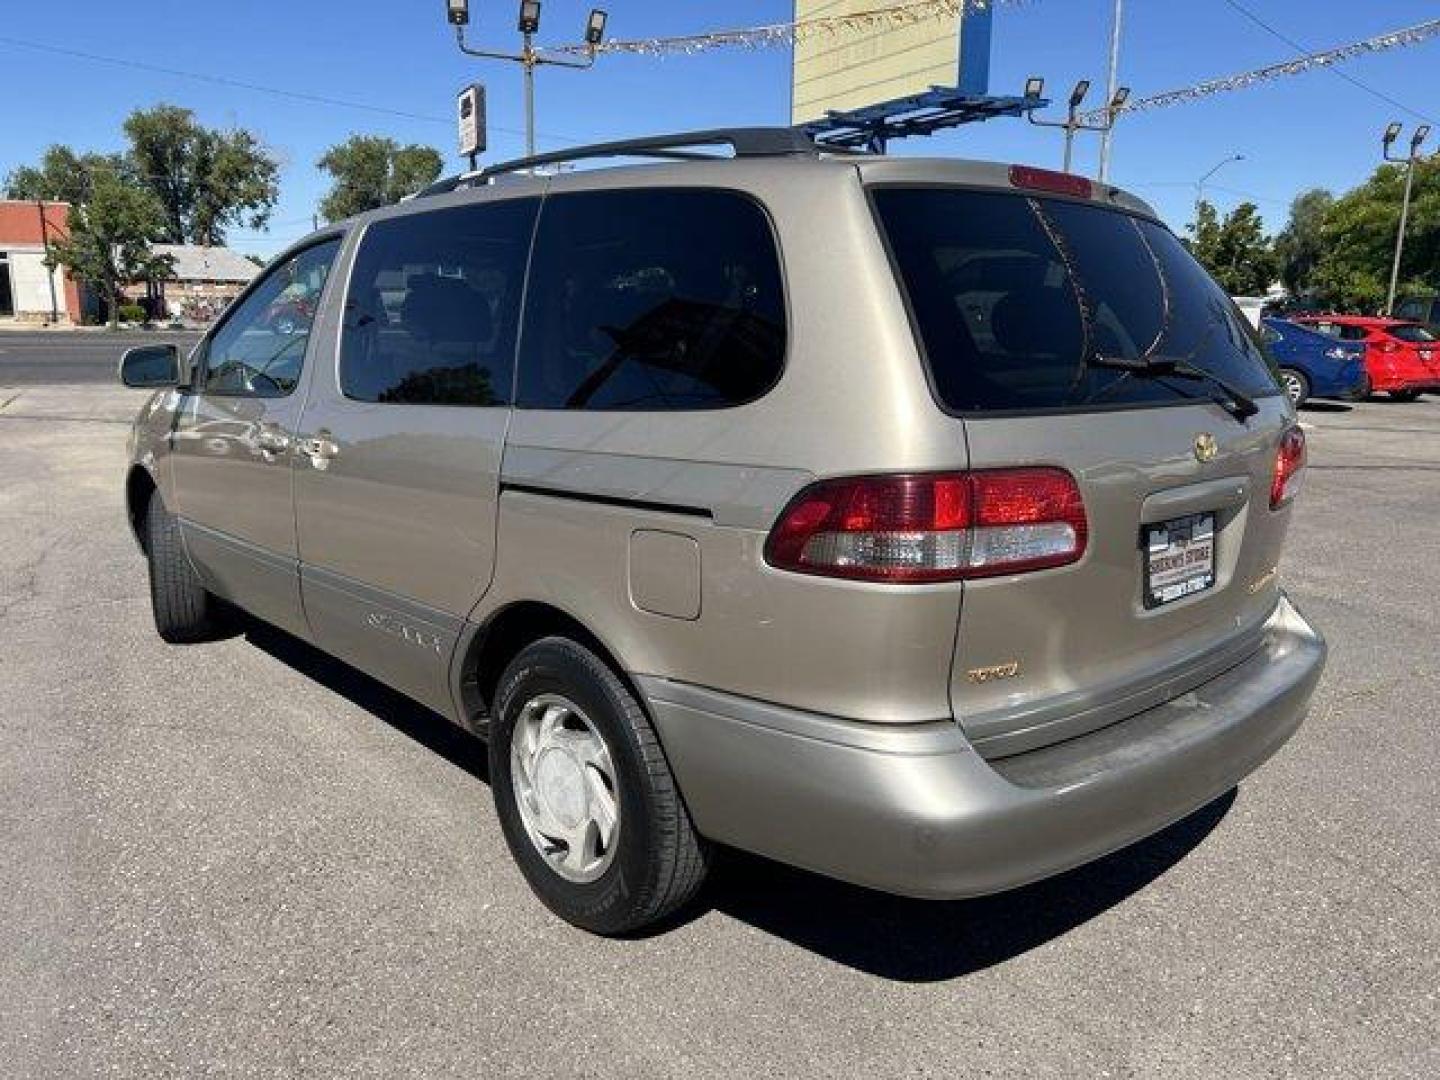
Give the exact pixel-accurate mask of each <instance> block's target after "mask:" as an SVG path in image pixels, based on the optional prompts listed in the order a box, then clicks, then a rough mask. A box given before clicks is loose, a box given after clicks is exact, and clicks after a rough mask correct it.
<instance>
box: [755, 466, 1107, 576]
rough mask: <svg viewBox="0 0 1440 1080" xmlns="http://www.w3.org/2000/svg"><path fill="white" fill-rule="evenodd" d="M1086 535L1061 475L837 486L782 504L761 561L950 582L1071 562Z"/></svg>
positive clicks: (924, 477) (878, 479) (1080, 508)
mask: <svg viewBox="0 0 1440 1080" xmlns="http://www.w3.org/2000/svg"><path fill="white" fill-rule="evenodd" d="M1087 532H1088V529H1087V523H1086V519H1085V504H1084V501H1083V500H1082V499H1081V497H1080V488H1079V487H1078V485H1076V483H1075V478H1074V477H1072V476H1071V475H1070V474H1069V473H1067V472H1065V471H1064V470H1063V469H1052V468H1025V469H990V470H977V471H974V472H963V473H911V474H903V475H894V476H858V477H846V478H843V479H838V480H821V481H819V482H817V483H814V484H811V485H810V486H809V487H807V488H805V489H804V490H803V491H801V492H800V494H799V495H797V496H795V498H794V499H792V500H791V502H790V505H789V506H787V507H786V508H785V511H784V513H782V514H781V515H780V520H779V521H777V522H776V523H775V527H774V528H773V529H772V530H771V531H770V537H769V539H768V540H767V541H766V542H765V561H766V562H768V563H769V564H770V565H771V566H774V567H777V568H779V569H781V570H794V571H797V572H799V573H802V574H819V575H822V576H825V577H840V578H850V579H852V580H856V581H885V582H900V583H919V582H934V581H958V580H960V579H962V578H973V577H987V576H991V575H995V574H1013V573H1019V572H1021V571H1025V570H1040V569H1044V568H1046V567H1051V566H1063V565H1065V564H1066V563H1072V562H1075V561H1076V560H1077V559H1079V558H1080V556H1081V555H1083V554H1084V552H1085V540H1086V536H1087Z"/></svg>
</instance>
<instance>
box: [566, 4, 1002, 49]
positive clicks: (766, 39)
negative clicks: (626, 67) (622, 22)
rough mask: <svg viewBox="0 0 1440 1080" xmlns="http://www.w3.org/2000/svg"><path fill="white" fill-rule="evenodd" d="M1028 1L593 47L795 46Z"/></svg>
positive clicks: (859, 15) (922, 7) (903, 9)
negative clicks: (821, 39)
mask: <svg viewBox="0 0 1440 1080" xmlns="http://www.w3.org/2000/svg"><path fill="white" fill-rule="evenodd" d="M1027 2H1028V0H913V2H911V3H904V4H892V5H890V6H883V5H882V6H877V7H874V8H870V9H868V10H866V11H857V12H851V13H849V14H845V15H822V16H818V17H816V18H813V19H801V20H798V21H795V22H783V23H770V24H769V25H766V26H750V27H742V28H739V29H733V30H712V31H710V32H708V33H704V34H687V35H684V36H682V37H654V38H631V39H628V40H626V39H621V40H616V41H605V42H602V43H601V44H600V45H598V46H596V47H595V50H594V51H595V52H597V53H627V54H630V55H632V56H666V55H671V54H676V53H678V54H681V55H687V56H688V55H693V54H694V53H699V52H709V51H710V50H711V49H727V48H736V47H739V48H745V49H763V48H768V47H771V46H780V45H794V44H796V43H797V42H804V41H810V40H813V39H815V38H838V37H844V36H846V35H851V34H863V33H867V32H871V31H875V30H898V29H902V28H904V27H907V26H915V25H917V24H919V23H923V22H930V21H932V20H933V21H938V20H943V19H951V18H955V17H956V16H959V15H966V14H969V13H971V12H980V11H988V10H990V9H991V8H994V7H997V6H1000V5H1008V6H1018V5H1020V4H1023V3H1027ZM557 51H560V52H574V53H579V52H588V51H589V46H586V45H571V46H566V47H565V48H564V49H560V50H557Z"/></svg>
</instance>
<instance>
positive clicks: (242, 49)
mask: <svg viewBox="0 0 1440 1080" xmlns="http://www.w3.org/2000/svg"><path fill="white" fill-rule="evenodd" d="M1240 2H1241V3H1242V4H1243V5H1244V6H1246V7H1248V8H1249V9H1250V10H1252V11H1254V12H1255V13H1256V14H1258V15H1260V16H1261V17H1262V18H1264V19H1265V20H1266V21H1267V22H1269V23H1271V24H1272V25H1273V26H1275V27H1276V28H1278V29H1279V30H1281V31H1283V32H1285V33H1286V34H1288V35H1289V36H1291V37H1293V38H1295V39H1297V40H1299V41H1301V42H1303V43H1305V44H1307V45H1309V46H1311V47H1314V48H1323V47H1329V46H1332V45H1338V44H1341V43H1344V42H1348V41H1351V40H1355V39H1358V38H1362V37H1368V36H1370V35H1373V34H1376V33H1379V32H1381V31H1384V30H1389V29H1393V28H1397V27H1400V26H1407V25H1411V24H1414V23H1418V22H1421V21H1423V20H1426V19H1429V18H1434V17H1436V15H1437V14H1440V12H1437V10H1436V4H1435V3H1434V0H1387V2H1385V3H1370V4H1356V3H1353V2H1352V0H1240ZM471 6H472V9H474V11H475V12H476V14H477V15H478V26H472V34H473V36H474V38H476V39H479V40H482V41H486V42H489V43H494V44H496V45H499V46H501V47H513V46H514V45H515V43H516V35H515V33H514V24H515V9H516V7H517V4H516V3H514V2H512V0H472V5H471ZM591 6H592V5H591V4H590V3H589V2H585V0H545V5H544V26H543V31H544V32H543V33H542V35H541V36H542V38H543V39H545V40H549V41H568V40H573V39H575V38H576V37H578V34H579V28H580V25H581V23H582V21H583V18H584V15H585V13H586V12H587V11H588V10H589V8H590V7H591ZM6 7H7V8H8V10H7V11H6V12H5V17H4V19H3V21H0V64H3V67H0V71H3V84H4V88H5V89H4V93H3V94H0V173H3V172H6V171H8V170H10V169H11V168H14V167H15V166H17V165H21V164H26V163H28V162H31V161H33V160H35V159H36V158H37V157H38V156H39V154H40V152H41V151H42V150H43V149H44V147H45V146H46V145H48V144H49V143H52V142H66V143H70V144H72V145H74V146H76V147H78V148H81V149H97V150H107V149H115V148H118V147H119V146H120V145H121V144H122V141H123V140H122V137H121V134H120V124H121V122H122V121H123V119H124V118H125V116H126V114H127V113H129V112H130V110H131V109H133V108H136V107H139V106H147V105H153V104H155V103H157V102H162V101H163V102H173V103H176V104H180V105H184V106H186V107H188V108H191V109H193V110H194V111H195V112H196V113H197V114H198V115H199V117H200V118H201V119H202V120H203V121H204V122H206V123H208V124H212V125H231V124H239V125H242V126H244V127H247V128H250V129H251V130H253V131H255V132H256V133H258V134H259V135H260V137H261V138H262V139H263V140H264V141H265V142H266V143H267V144H268V145H269V146H270V147H271V148H272V149H273V150H274V151H275V152H276V153H277V154H278V156H279V157H280V159H281V160H282V161H283V162H284V171H283V177H282V195H281V201H280V205H279V206H278V207H277V209H276V212H275V214H274V219H273V222H272V225H271V227H270V230H269V231H268V233H264V234H254V233H250V232H243V231H240V232H235V233H233V234H232V243H233V245H234V246H236V247H237V248H239V249H240V250H244V251H253V252H257V253H261V254H267V253H270V252H272V251H274V250H275V249H277V248H279V247H281V246H284V245H285V244H287V243H289V242H290V241H291V240H293V239H295V238H297V237H298V236H300V235H303V233H304V232H306V231H308V228H309V219H310V215H311V213H312V212H313V210H314V207H315V203H316V200H317V199H318V198H319V196H320V195H321V194H322V193H323V192H324V190H325V186H326V181H325V177H324V176H323V175H322V174H320V173H319V172H318V171H317V170H316V169H315V168H314V162H315V160H316V158H318V157H319V156H320V154H321V153H322V152H323V151H324V149H325V148H326V147H327V146H329V145H330V144H332V143H335V142H338V141H340V140H341V139H343V138H344V137H346V136H347V135H350V134H352V133H357V132H362V133H373V134H384V135H390V136H392V137H394V138H396V139H399V140H402V141H406V142H411V141H414V142H426V143H430V144H432V145H434V146H436V147H438V148H440V149H441V151H442V152H443V153H445V154H446V155H447V158H448V159H449V161H450V162H451V164H453V165H454V166H456V167H458V166H459V164H460V163H459V161H458V160H457V159H455V158H454V149H453V148H454V125H453V123H452V122H451V119H450V117H451V111H452V108H453V98H454V94H455V92H456V91H457V90H458V89H459V87H460V86H462V85H463V84H465V83H466V82H469V81H471V80H472V79H474V78H477V77H478V78H481V79H483V80H484V81H485V82H486V83H487V85H488V87H489V92H490V125H491V153H490V154H489V155H487V156H489V157H491V158H500V157H509V156H514V155H516V154H517V153H518V152H519V151H520V149H521V139H520V132H519V129H520V126H521V121H522V117H521V106H520V94H519V88H520V77H519V71H518V70H517V69H516V68H515V66H514V65H509V64H497V63H486V62H480V61H473V60H470V59H468V58H466V57H463V56H461V55H459V54H458V53H457V52H456V50H455V48H454V44H453V39H452V37H451V32H450V29H449V27H448V26H446V25H445V22H444V4H443V0H344V2H339V0H335V2H331V3H320V2H317V0H300V2H297V0H289V2H286V3H281V2H278V0H247V2H245V3H225V4H216V3H204V2H201V0H139V2H136V3H131V4H116V3H114V2H113V0H71V2H69V3H66V4H38V3H21V2H20V0H9V2H8V3H7V4H6ZM1110 7H1111V0H1028V2H1027V3H1024V4H1022V5H1019V6H1014V5H1009V4H1003V3H1002V4H1000V5H999V6H998V7H997V11H996V26H995V31H996V33H995V52H994V59H993V70H992V79H991V88H992V90H994V91H996V92H1018V91H1019V88H1020V87H1021V85H1022V84H1023V82H1024V79H1025V77H1026V76H1027V75H1030V74H1040V75H1043V76H1045V77H1046V79H1047V80H1048V84H1049V85H1048V92H1049V93H1051V95H1052V96H1054V97H1063V96H1065V95H1066V94H1067V92H1068V88H1069V87H1070V86H1071V85H1072V84H1073V82H1074V80H1075V79H1076V78H1079V77H1081V76H1088V77H1090V78H1092V79H1093V81H1094V83H1095V85H1096V87H1097V90H1096V91H1095V94H1096V96H1097V97H1098V94H1099V90H1098V88H1099V87H1100V86H1101V85H1102V84H1103V81H1104V68H1105V56H1106V44H1107V35H1108V31H1109V19H1110ZM1126 7H1127V12H1126V29H1125V37H1124V50H1123V54H1122V60H1121V74H1122V79H1123V81H1124V82H1126V83H1128V84H1130V85H1131V86H1133V87H1134V88H1135V92H1136V93H1137V94H1139V95H1144V94H1147V93H1153V92H1156V91H1160V90H1165V89H1171V88H1176V87H1181V86H1186V85H1189V84H1191V83H1194V82H1197V81H1200V80H1202V79H1204V78H1208V77H1211V76H1216V75H1221V74H1227V73H1233V72H1240V71H1243V70H1246V69H1248V68H1252V67H1258V66H1261V65H1264V64H1268V63H1272V62H1275V61H1277V60H1282V59H1287V58H1289V57H1290V56H1291V55H1292V52H1291V50H1289V48H1288V47H1287V46H1286V45H1285V44H1284V43H1282V42H1280V41H1278V40H1276V39H1275V38H1273V37H1271V36H1270V35H1268V34H1266V33H1264V32H1263V31H1261V30H1260V29H1259V28H1257V27H1255V26H1254V25H1253V24H1252V23H1250V22H1247V21H1246V20H1245V19H1244V18H1243V17H1242V16H1241V15H1239V14H1238V13H1237V12H1236V11H1235V10H1234V9H1233V8H1231V7H1230V6H1229V5H1228V4H1227V3H1225V2H1224V0H1183V2H1182V0H1127V2H1126ZM608 8H609V10H610V32H611V34H612V35H613V36H616V37H635V36H651V35H659V34H680V33H691V32H696V31H700V30H705V29H712V28H717V27H720V26H743V25H752V24H756V23H764V22H775V21H781V20H784V19H787V18H789V17H790V12H791V4H790V3H789V0H729V2H727V3H725V4H717V3H710V4H700V3H676V2H673V0H671V2H660V0H610V3H609V4H608ZM17 9H18V10H17ZM15 41H25V42H31V43H38V44H44V45H52V46H57V47H60V48H65V49H70V50H76V51H80V52H87V53H93V54H97V55H103V56H109V57H117V58H122V59H128V60H134V61H140V62H145V63H150V64H156V65H161V66H164V67H170V68H176V69H183V70H186V71H192V72H205V73H211V74H214V75H217V76H224V77H228V78H232V79H239V80H243V81H246V82H251V83H256V84H263V85H266V86H271V87H275V88H279V89H284V90H290V91H297V92H301V93H314V94H321V95H325V96H329V97H335V98H341V99H345V100H347V101H353V102H358V103H364V104H370V105H374V106H378V107H381V108H388V109H393V110H399V111H402V112H406V113H412V114H416V117H417V118H409V117H401V116H393V115H387V114H384V113H377V112H366V111H362V110H359V109H351V108H342V107H339V106H329V105H318V104H307V103H304V102H300V101H295V100H287V99H284V98H280V97H275V96H271V95H268V94H264V93H257V92H255V91H251V90H243V89H238V88H233V87H227V86H221V85H215V84H211V83H205V82H199V81H195V80H192V79H187V78H181V77H177V76H174V75H168V74H160V73H156V72H152V71H145V70H139V69H136V68H132V67H124V66H117V65H113V64H106V63H99V62H95V61H93V60H85V59H80V58H77V57H71V56H62V55H55V54H53V53H45V52H41V51H38V50H35V49H32V48H27V47H24V46H21V45H17V44H15V43H14V42H15ZM789 63H790V56H789V51H788V50H787V49H767V50H758V51H747V50H728V51H722V52H715V53H710V54H705V55H697V56H673V57H667V58H664V59H656V58H650V57H627V56H618V57H605V58H602V60H601V62H600V63H599V64H598V65H597V66H596V68H595V69H594V70H593V71H590V72H568V71H559V70H555V69H549V70H544V71H542V72H541V73H540V79H539V93H538V123H537V127H538V129H539V132H540V142H541V145H542V147H555V146H561V145H564V141H565V140H589V139H603V138H614V137H621V136H625V135H633V134H640V133H648V132H654V131H665V130H677V129H683V128H697V127H709V126H718V125H726V124H757V123H758V124H774V123H783V122H785V121H786V120H787V107H788V100H789V91H788V79H789ZM1342 70H1344V71H1345V72H1346V73H1348V74H1350V75H1352V76H1354V77H1355V78H1357V79H1359V80H1361V81H1363V82H1364V83H1366V84H1368V85H1369V86H1371V87H1373V88H1374V89H1376V90H1378V91H1379V92H1381V93H1383V94H1385V95H1388V96H1389V97H1391V98H1394V99H1397V100H1398V101H1400V102H1402V103H1404V104H1406V105H1408V106H1409V107H1410V108H1411V109H1414V110H1416V111H1417V112H1419V113H1423V114H1427V115H1429V116H1432V117H1437V116H1440V40H1435V41H1431V42H1428V43H1426V44H1422V45H1419V46H1414V47H1411V48H1406V49H1398V50H1395V51H1392V52H1388V53H1384V54H1380V55H1376V56H1371V57H1366V58H1364V59H1361V60H1357V61H1352V62H1350V63H1348V64H1346V65H1344V67H1343V69H1342ZM427 118H428V119H427ZM1391 119H1398V120H1403V121H1405V122H1406V124H1407V127H1408V126H1410V125H1413V124H1414V123H1416V122H1417V121H1416V120H1415V118H1414V117H1413V116H1411V115H1407V114H1405V113H1403V112H1401V111H1400V110H1398V109H1396V108H1395V107H1394V106H1392V105H1390V104H1387V103H1386V102H1384V101H1381V100H1378V99H1376V98H1375V97H1373V96H1371V95H1369V94H1367V93H1366V92H1365V91H1363V90H1361V89H1359V88H1357V87H1355V86H1354V85H1352V84H1351V83H1349V82H1346V81H1343V80H1342V79H1340V78H1338V77H1337V76H1336V75H1334V74H1333V73H1327V72H1324V71H1318V72H1313V73H1310V74H1305V75H1300V76H1295V77H1292V78H1288V79H1284V80H1282V81H1280V82H1276V83H1270V84H1266V85H1262V86H1257V87H1254V88H1252V89H1249V90H1244V91H1240V92H1237V93H1233V94H1227V95H1223V96H1219V97H1214V98H1209V99H1206V100H1204V101H1199V102H1195V103H1192V104H1187V105H1183V106H1179V107H1176V108H1170V109H1165V110H1161V111H1157V112H1153V113H1146V114H1137V115H1134V116H1129V117H1126V118H1124V119H1123V120H1122V122H1121V126H1120V128H1119V129H1118V130H1117V134H1116V147H1115V164H1114V171H1113V179H1114V180H1116V181H1117V182H1118V183H1120V184H1121V185H1123V186H1125V187H1128V188H1131V189H1133V190H1134V191H1136V192H1137V193H1138V194H1140V195H1142V196H1143V197H1145V198H1147V199H1149V200H1150V201H1151V202H1153V203H1154V204H1155V205H1156V206H1157V207H1158V208H1159V210H1160V212H1161V213H1162V214H1163V215H1164V216H1165V217H1166V219H1167V220H1168V221H1170V223H1171V224H1172V225H1173V226H1174V227H1175V228H1177V229H1178V228H1182V227H1183V226H1184V224H1185V223H1186V222H1187V221H1188V220H1189V216H1190V206H1191V202H1192V200H1193V198H1194V182H1195V180H1196V179H1197V178H1198V177H1199V176H1200V175H1201V174H1202V173H1204V172H1205V171H1206V170H1207V169H1209V168H1210V167H1211V166H1212V165H1214V164H1215V163H1216V162H1217V161H1219V160H1220V159H1222V158H1224V157H1226V156H1228V155H1230V154H1234V153H1242V154H1244V155H1245V160H1244V161H1243V162H1238V163H1235V164H1232V165H1228V166H1227V167H1226V168H1225V169H1224V170H1222V171H1221V172H1220V173H1219V174H1218V175H1217V176H1216V177H1215V179H1214V181H1213V182H1212V185H1213V186H1211V187H1210V188H1208V189H1207V192H1208V193H1209V194H1210V195H1211V196H1212V197H1213V199H1214V201H1216V202H1217V203H1219V204H1220V205H1221V206H1222V207H1224V206H1227V205H1229V204H1233V203H1235V202H1238V201H1240V200H1242V199H1244V198H1250V199H1253V200H1254V201H1255V202H1256V203H1258V205H1259V206H1260V208H1261V210H1262V212H1263V213H1264V214H1265V216H1266V218H1267V221H1268V223H1269V224H1270V225H1271V227H1273V228H1278V227H1279V226H1280V225H1281V224H1283V221H1284V217H1285V209H1286V205H1287V204H1288V201H1289V199H1290V198H1291V196H1293V195H1294V194H1295V193H1296V192H1297V191H1299V190H1302V189H1304V188H1306V187H1310V186H1314V185H1321V186H1326V187H1330V188H1333V189H1337V190H1341V189H1344V188H1346V187H1348V186H1351V185H1353V184H1355V183H1356V182H1358V181H1360V180H1362V179H1363V178H1364V177H1365V176H1366V175H1368V174H1369V172H1370V171H1371V170H1372V169H1373V168H1374V166H1375V164H1376V160H1377V157H1378V153H1379V132H1380V130H1381V128H1383V126H1384V125H1385V123H1386V122H1387V121H1389V120H1391ZM1437 132H1440V128H1437ZM1437 139H1440V135H1437ZM1096 148H1097V144H1096V142H1095V141H1094V138H1093V137H1087V138H1085V139H1084V141H1083V142H1082V144H1081V153H1080V157H1079V159H1078V166H1079V168H1081V169H1082V170H1088V169H1090V168H1093V163H1094V154H1095V150H1096ZM894 152H897V153H907V154H913V153H939V154H946V155H956V156H967V157H979V158H987V159H999V160H1009V161H1022V162H1029V163H1034V164H1040V165H1048V166H1057V167H1058V164H1059V159H1060V140H1059V133H1058V132H1054V131H1047V130H1042V129H1038V128H1034V127H1031V126H1029V125H1027V124H1025V123H1024V122H1023V121H1020V120H1000V121H993V122H990V123H986V124H977V125H970V126H968V127H965V128H961V129H958V130H956V131H951V132H947V133H945V134H943V135H940V136H937V137H935V138H933V139H929V140H924V139H921V140H912V141H910V142H908V143H900V144H897V145H896V146H895V147H894Z"/></svg>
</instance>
